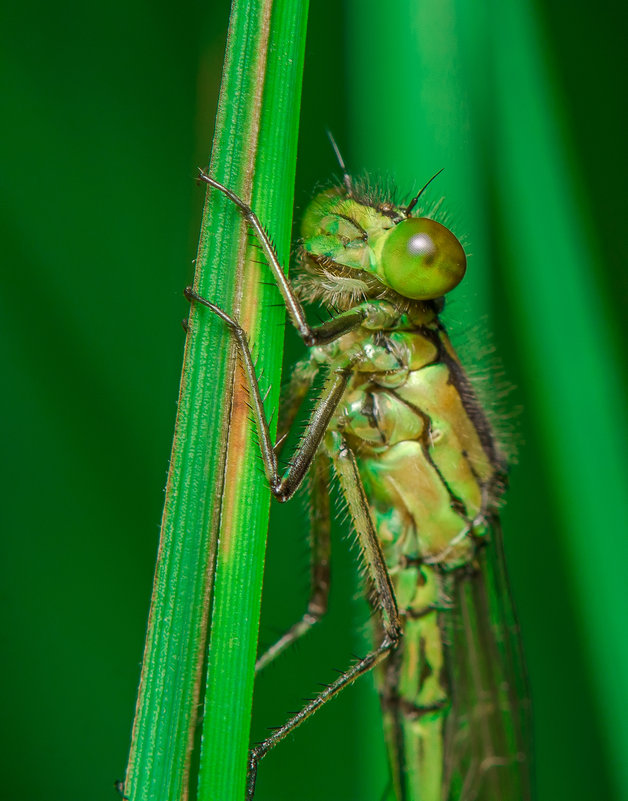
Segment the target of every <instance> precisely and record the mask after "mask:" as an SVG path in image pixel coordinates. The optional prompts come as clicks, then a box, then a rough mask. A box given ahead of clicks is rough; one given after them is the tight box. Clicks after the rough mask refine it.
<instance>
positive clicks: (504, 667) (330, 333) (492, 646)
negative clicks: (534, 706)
mask: <svg viewBox="0 0 628 801" xmlns="http://www.w3.org/2000/svg"><path fill="white" fill-rule="evenodd" d="M336 151H337V148H336ZM337 156H338V159H339V162H340V165H341V168H342V170H343V183H342V184H341V185H340V186H333V187H331V188H330V189H327V190H325V191H323V192H321V193H320V194H318V195H317V196H316V197H315V198H314V200H313V201H312V202H311V204H310V205H309V207H308V208H307V210H306V212H305V216H304V219H303V223H302V241H301V248H300V258H299V266H300V273H299V275H298V277H297V278H296V280H295V281H294V283H290V282H289V281H288V280H287V279H286V277H285V276H284V272H283V270H282V268H281V265H280V263H279V260H278V258H277V255H276V253H275V250H274V248H273V245H272V243H271V241H270V239H269V237H268V235H267V234H266V232H265V230H264V227H263V226H262V224H261V223H260V221H259V220H258V218H257V216H256V215H255V213H254V212H253V210H252V209H251V208H250V207H249V206H248V205H247V204H246V203H244V202H243V201H242V200H241V199H240V198H238V197H237V196H236V195H235V194H233V192H231V191H230V190H229V189H228V188H227V187H225V186H222V185H221V184H220V183H218V182H217V181H216V180H214V179H213V178H211V177H210V176H209V175H205V174H201V178H202V180H203V181H205V182H206V183H207V184H209V186H211V187H213V188H214V189H216V190H218V191H220V192H222V193H223V194H224V195H226V196H227V197H228V198H229V199H230V200H231V201H232V202H233V203H234V204H235V205H236V206H237V207H238V208H239V209H240V211H241V212H242V214H243V215H244V217H245V218H246V220H247V222H248V223H249V225H250V226H251V228H252V229H253V231H254V232H255V234H256V236H257V238H258V240H259V243H260V244H261V247H262V249H263V251H264V253H265V256H266V258H267V260H268V264H269V266H270V268H271V271H272V273H273V276H274V278H275V281H276V282H277V286H278V288H279V290H280V292H281V294H282V296H283V299H284V302H285V305H286V308H287V311H288V314H289V316H290V319H291V320H292V322H293V324H294V326H295V328H296V329H297V331H298V333H299V334H300V336H301V338H302V339H303V341H304V342H305V344H306V345H307V346H308V348H309V354H308V356H307V357H306V358H305V359H303V360H302V361H301V362H299V363H298V365H297V366H296V367H295V369H294V371H293V373H292V377H291V380H290V382H289V386H288V393H287V399H286V401H285V402H284V403H283V407H282V408H283V409H284V419H283V421H282V423H281V427H280V428H281V430H280V434H282V433H285V432H286V431H287V430H288V429H289V428H290V426H291V424H292V423H293V422H294V419H295V417H296V414H297V411H298V408H299V406H300V404H301V402H302V400H303V399H304V397H305V396H306V394H307V391H308V389H309V387H310V386H311V384H312V382H313V381H314V379H315V377H316V376H317V374H318V373H319V371H321V370H324V371H326V375H327V378H326V383H325V389H324V391H323V393H322V396H321V397H320V399H319V400H318V402H317V404H316V406H315V408H314V410H313V412H312V414H311V416H310V418H309V422H308V423H307V426H306V429H305V433H304V435H303V437H302V438H301V440H300V442H299V444H298V446H297V448H296V452H295V454H294V456H293V457H292V459H291V462H290V466H289V467H288V468H287V470H286V471H285V473H283V475H282V474H281V473H280V471H279V468H278V462H277V456H276V451H275V447H274V445H273V443H272V440H271V436H270V433H269V429H268V424H267V421H266V417H265V414H264V406H263V399H262V395H261V392H260V388H259V384H258V381H257V378H256V375H255V368H254V364H253V360H252V358H251V354H250V350H249V346H248V343H247V338H246V335H245V333H244V331H243V330H242V329H241V328H240V326H239V325H238V323H237V321H236V320H234V319H233V318H231V317H230V316H229V315H228V314H227V313H226V312H225V311H223V310H222V309H220V308H218V307H217V306H216V305H215V304H213V303H211V301H209V300H206V299H204V298H201V297H199V296H198V295H197V294H196V293H195V292H194V291H193V290H192V289H188V290H187V291H186V293H187V296H188V298H189V299H190V300H193V301H196V302H199V303H201V304H203V305H204V306H206V307H207V308H209V309H210V310H211V311H212V312H213V313H215V314H216V315H218V317H220V318H221V319H222V320H223V321H224V322H225V323H226V324H227V325H228V326H229V328H230V329H231V331H232V332H233V335H234V336H235V339H236V341H237V344H238V349H239V354H240V357H241V359H242V362H243V365H244V370H245V373H246V378H247V382H248V388H249V393H250V398H251V407H252V411H253V415H254V418H255V421H256V425H257V429H258V434H259V440H260V446H261V453H262V458H263V461H264V467H265V471H266V476H267V478H268V481H269V484H270V487H271V490H272V492H273V494H274V495H275V497H276V498H278V499H279V500H280V501H287V500H289V499H290V498H291V497H292V496H293V495H294V493H295V492H296V490H297V489H298V488H299V486H300V485H301V483H302V482H303V480H304V479H305V477H306V475H308V473H309V475H310V485H311V496H312V497H311V503H312V508H313V514H312V543H313V559H314V568H313V572H312V575H313V586H312V594H311V598H310V602H309V605H308V609H307V612H306V614H305V615H304V616H303V618H302V619H301V620H300V621H299V622H298V623H296V624H295V625H294V626H293V627H292V628H291V629H290V630H289V631H288V632H287V633H286V634H285V635H284V636H283V637H282V638H281V639H280V640H279V641H278V642H277V643H276V644H275V645H274V646H272V647H271V648H270V649H269V651H267V652H266V653H265V654H263V655H262V656H261V657H260V658H259V660H258V663H257V668H258V669H261V668H262V667H263V666H264V665H266V664H267V663H268V662H269V661H270V660H272V659H273V658H275V657H276V656H277V655H278V654H279V653H280V652H281V651H283V650H284V649H285V648H286V647H287V646H289V645H290V644H291V643H293V642H294V641H295V640H296V639H298V638H299V637H300V636H302V635H303V634H304V633H305V632H306V631H307V630H308V629H309V628H310V627H311V626H312V625H313V624H314V623H315V622H316V621H317V620H318V619H319V618H320V616H321V615H322V614H323V612H324V611H325V608H326V601H327V592H328V588H329V572H328V570H329V568H328V558H327V557H328V552H329V529H330V523H329V499H328V495H329V486H330V470H333V471H334V472H335V474H336V476H337V478H338V480H339V484H340V488H341V492H342V495H343V496H344V500H345V502H346V505H347V508H348V510H349V513H350V517H351V520H352V522H353V526H354V528H355V531H356V533H357V536H358V539H359V543H360V546H361V551H362V556H363V559H364V563H365V566H366V569H367V575H368V582H369V584H370V589H371V590H372V591H371V593H370V598H371V603H372V604H373V607H374V608H375V610H376V612H377V613H378V620H379V622H380V632H379V635H378V640H377V642H376V647H375V648H374V650H373V651H372V652H371V653H369V654H368V655H367V656H366V657H365V658H363V659H361V660H359V661H357V662H356V663H355V664H354V665H352V666H351V667H350V668H349V669H348V670H347V671H346V672H345V673H343V674H342V675H341V676H340V677H339V678H338V679H337V680H336V681H334V682H333V684H331V685H330V686H328V687H327V688H326V689H325V690H323V692H321V693H320V694H319V695H318V696H317V697H316V698H314V699H313V700H312V701H310V702H309V703H307V704H306V705H305V706H304V708H303V709H302V710H301V711H300V712H299V713H298V714H297V715H295V716H294V717H292V718H291V719H290V720H288V721H287V723H285V724H284V725H283V726H282V727H281V728H279V729H277V730H276V731H274V733H273V734H272V735H271V736H269V737H268V738H267V739H266V740H265V741H264V742H262V743H261V744H259V745H257V746H255V747H254V748H252V750H251V755H250V764H249V780H248V788H247V797H248V798H249V799H250V798H251V797H252V795H253V792H254V788H255V778H256V773H257V767H258V762H259V760H260V759H261V758H262V757H263V756H264V755H265V754H266V753H267V752H268V751H269V750H270V749H271V748H272V747H273V746H274V745H276V744H277V743H278V742H279V741H280V740H282V739H283V738H284V737H285V736H286V735H287V734H288V733H289V732H291V731H292V730H293V729H294V728H295V727H297V726H298V725H300V724H301V723H302V722H303V721H304V720H305V719H306V718H307V717H309V716H310V715H311V714H313V713H314V712H315V711H316V710H317V709H319V708H320V707H321V706H323V704H324V703H325V702H326V701H328V700H329V699H330V698H332V697H333V696H334V695H336V694H337V693H339V692H340V691H341V690H342V689H343V688H344V687H346V686H347V685H349V684H350V683H351V682H353V681H354V680H355V679H357V678H358V677H359V676H361V675H362V674H364V673H366V672H367V671H369V670H371V669H372V668H374V669H375V670H376V673H377V681H378V685H379V692H380V696H381V703H382V707H383V717H384V725H385V731H386V737H387V742H388V750H389V754H390V762H391V770H392V783H393V788H394V793H395V795H396V797H397V799H399V801H453V799H455V800H456V801H528V799H530V793H531V791H530V784H529V769H528V766H527V762H526V750H527V736H528V732H527V692H526V686H525V674H524V670H523V663H522V660H521V653H520V648H519V641H518V636H517V630H516V621H515V616H514V611H513V607H512V604H511V601H510V596H509V592H508V585H507V582H506V576H505V572H504V564H503V556H502V550H501V533H500V529H499V525H498V519H497V505H498V501H499V498H500V496H501V494H502V491H503V488H504V482H505V469H506V464H505V460H504V458H503V456H502V455H501V453H500V449H499V447H498V445H497V443H496V440H495V438H494V436H493V433H492V431H491V427H490V425H489V423H488V420H487V417H486V416H485V414H484V412H483V411H482V408H481V407H480V405H479V403H478V401H477V399H476V396H475V394H474V391H473V389H472V386H471V384H470V382H469V380H468V378H467V376H466V374H465V372H464V370H463V368H462V367H461V364H460V362H459V360H458V357H457V355H456V353H455V352H454V350H453V348H452V346H451V344H450V341H449V338H448V336H447V333H446V330H445V327H444V326H443V323H442V322H441V319H440V313H441V312H442V310H443V307H444V304H445V301H444V296H445V295H446V294H447V293H448V292H449V291H450V290H451V289H453V288H454V287H455V286H456V285H457V284H458V283H459V282H460V281H461V279H462V278H463V276H464V273H465V270H466V257H465V253H464V250H463V248H462V246H461V245H460V243H459V241H458V239H457V238H456V237H455V236H454V234H453V233H452V232H451V231H450V230H449V229H448V228H446V227H445V226H444V225H442V224H441V223H439V222H438V221H436V220H435V219H433V215H431V214H430V213H429V212H427V213H425V214H424V216H419V215H414V214H413V210H414V209H415V207H416V206H417V204H418V202H419V198H420V196H421V193H422V192H423V190H421V192H419V194H418V195H416V197H414V198H413V199H412V200H411V201H410V202H409V203H408V204H407V205H405V206H399V205H396V204H395V203H393V202H392V201H391V199H390V198H389V197H386V196H382V193H381V192H380V193H379V194H378V192H377V191H376V190H373V189H371V188H370V187H369V186H368V183H367V182H366V181H364V182H359V181H355V180H353V179H352V178H351V177H350V175H349V174H348V172H347V170H346V169H345V166H344V163H343V161H342V158H341V157H340V154H339V153H338V152H337ZM428 183H429V182H428ZM423 189H425V187H424V188H423ZM310 302H319V303H322V304H323V305H325V306H326V307H327V308H328V309H329V310H330V312H331V313H332V316H331V318H330V319H329V320H328V321H327V322H324V323H322V324H320V325H317V326H310V325H309V324H308V322H307V320H306V316H305V313H304V308H303V305H302V304H303V303H310Z"/></svg>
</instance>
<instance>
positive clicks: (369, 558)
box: [247, 440, 402, 801]
mask: <svg viewBox="0 0 628 801" xmlns="http://www.w3.org/2000/svg"><path fill="white" fill-rule="evenodd" d="M333 462H334V467H335V469H336V472H337V474H338V477H339V479H340V485H341V487H342V491H343V494H344V496H345V499H346V501H347V505H348V507H349V512H350V514H351V517H352V519H353V524H354V527H355V529H356V533H357V535H358V540H359V542H360V547H361V549H362V554H363V556H364V560H365V564H366V568H367V571H368V576H369V579H370V581H371V582H372V585H373V595H374V599H373V605H374V606H375V607H376V609H377V610H378V611H379V613H380V615H381V621H382V627H383V630H384V636H383V639H382V642H381V643H380V644H379V646H378V647H377V648H375V649H374V650H373V651H371V652H370V653H369V654H367V656H365V657H364V659H360V660H359V661H358V662H357V663H356V664H355V665H353V666H352V667H350V668H349V670H347V671H346V672H345V673H343V674H342V675H341V676H339V677H338V678H337V679H336V681H334V682H333V683H332V684H330V685H329V686H328V687H326V688H325V689H324V690H323V691H322V692H321V693H319V694H318V695H317V696H316V698H314V699H312V700H311V701H310V702H309V703H307V704H306V705H305V706H304V707H303V709H302V710H301V711H300V712H297V714H296V715H294V716H293V717H292V718H290V720H288V721H287V722H286V723H285V724H284V725H283V726H282V727H281V728H279V729H277V730H276V731H275V732H273V734H271V735H270V737H268V738H267V739H266V740H264V741H263V742H262V743H259V745H256V746H255V748H252V749H251V753H250V756H249V776H248V781H247V800H248V801H251V799H252V798H253V793H254V791H255V780H256V777H257V765H258V762H259V760H260V759H261V758H262V757H263V756H265V754H267V753H268V751H270V749H271V748H273V747H274V746H275V745H277V743H279V742H280V741H281V740H283V739H284V737H286V735H288V734H289V733H290V732H291V731H293V729H295V728H296V727H297V726H300V725H301V723H303V721H305V720H307V718H309V717H310V715H313V714H314V713H315V712H316V711H317V710H318V709H320V707H321V706H323V704H325V703H326V702H327V701H329V700H330V699H331V698H333V697H334V696H335V695H337V694H338V693H339V692H341V690H343V689H344V688H345V687H348V686H349V685H350V684H352V683H353V682H354V681H355V680H356V679H357V678H359V677H360V676H362V675H363V674H364V673H367V672H368V671H369V670H371V669H372V668H373V667H375V665H377V664H378V663H379V662H381V660H382V659H384V658H385V657H386V655H387V654H388V653H389V652H390V651H391V649H393V648H395V646H396V645H397V644H398V643H399V640H400V637H401V635H402V628H401V620H400V618H399V614H398V612H397V602H396V601H395V595H394V592H393V588H392V584H391V581H390V576H389V575H388V569H387V567H386V563H385V561H384V556H383V554H382V551H381V548H380V546H379V541H378V539H377V534H376V532H375V526H374V525H373V520H372V518H371V513H370V510H369V507H368V502H367V500H366V495H365V493H364V487H363V486H362V481H361V479H360V475H359V473H358V467H357V464H356V461H355V457H354V455H353V452H352V451H351V449H350V448H349V447H348V445H347V444H346V442H344V440H343V441H342V442H341V443H340V446H339V447H338V449H337V452H336V453H335V454H334V456H333Z"/></svg>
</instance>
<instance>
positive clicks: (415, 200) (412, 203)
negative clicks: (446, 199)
mask: <svg viewBox="0 0 628 801" xmlns="http://www.w3.org/2000/svg"><path fill="white" fill-rule="evenodd" d="M332 143H333V141H332ZM444 169H445V168H444V167H443V168H442V169H441V170H439V171H438V172H437V173H436V174H435V175H432V177H431V178H430V180H429V181H428V182H427V183H426V184H425V185H424V186H423V188H422V189H421V190H420V192H419V193H418V195H415V196H414V197H413V198H412V200H411V201H410V202H409V203H408V205H407V206H406V214H410V212H411V211H412V209H413V208H414V207H415V206H416V204H417V202H418V200H419V198H420V197H421V195H422V194H423V192H425V190H426V189H427V187H428V186H429V185H430V184H431V183H432V181H433V180H434V178H436V177H437V176H439V175H440V174H441V172H442V171H443V170H444Z"/></svg>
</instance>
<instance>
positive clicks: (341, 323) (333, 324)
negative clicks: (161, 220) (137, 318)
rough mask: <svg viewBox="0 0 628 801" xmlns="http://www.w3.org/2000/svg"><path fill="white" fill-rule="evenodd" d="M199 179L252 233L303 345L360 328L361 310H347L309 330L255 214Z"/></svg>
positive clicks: (217, 185)
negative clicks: (235, 209)
mask: <svg viewBox="0 0 628 801" xmlns="http://www.w3.org/2000/svg"><path fill="white" fill-rule="evenodd" d="M200 179H201V181H204V182H205V183H206V184H209V186H212V187H213V188H214V189H218V191H220V192H222V193H223V195H225V196H226V197H228V198H229V200H231V201H232V203H234V204H235V205H236V206H237V207H238V208H239V209H240V211H241V212H242V215H243V216H244V219H245V220H246V221H247V223H248V224H249V225H250V226H251V228H252V229H253V230H254V231H255V234H256V236H257V238H258V240H259V242H260V244H261V246H262V249H263V250H264V253H265V254H266V258H267V259H268V265H269V267H270V269H271V270H272V273H273V276H274V277H275V281H276V282H277V287H278V288H279V291H280V292H281V294H282V297H283V299H284V303H285V304H286V309H287V310H288V314H289V315H290V319H291V320H292V323H293V324H294V327H295V328H296V329H297V331H298V333H299V336H300V337H301V338H302V339H303V341H304V342H305V344H306V345H308V346H312V345H321V344H323V343H325V342H330V341H331V340H333V339H336V338H337V337H339V336H342V334H345V333H346V332H347V331H351V329H352V328H356V327H357V326H358V325H360V323H361V322H362V321H363V320H364V319H365V316H366V315H365V312H364V310H363V309H351V310H349V311H346V312H343V313H342V314H337V315H336V316H335V317H332V319H331V320H327V321H326V322H324V323H321V324H320V325H316V326H310V324H309V323H308V321H307V319H306V317H305V311H304V309H303V305H302V304H301V301H300V300H299V299H298V298H297V296H296V295H295V293H294V290H293V289H292V286H291V284H290V281H288V279H287V278H286V276H285V274H284V271H283V269H282V267H281V264H280V263H279V257H278V256H277V251H276V250H275V247H274V245H273V243H272V242H271V241H270V237H269V236H268V234H267V233H266V231H265V230H264V226H263V225H262V224H261V222H260V221H259V218H258V216H257V214H255V212H254V211H253V209H252V208H251V207H250V206H249V205H248V204H247V203H245V202H244V201H243V200H241V199H240V198H239V197H238V196H237V195H236V194H235V193H234V192H232V191H231V190H230V189H228V188H227V187H226V186H223V185H222V184H221V183H219V182H218V181H216V180H215V179H214V178H212V177H211V176H210V175H207V174H206V173H204V172H203V171H202V170H201V171H200ZM197 299H198V297H197Z"/></svg>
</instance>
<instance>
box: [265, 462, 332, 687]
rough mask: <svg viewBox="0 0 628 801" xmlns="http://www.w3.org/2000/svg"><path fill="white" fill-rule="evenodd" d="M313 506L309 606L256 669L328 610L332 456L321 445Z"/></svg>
mask: <svg viewBox="0 0 628 801" xmlns="http://www.w3.org/2000/svg"><path fill="white" fill-rule="evenodd" d="M309 476H310V501H311V503H310V509H311V521H310V523H311V534H310V537H311V549H312V556H311V559H312V562H311V589H310V598H309V600H308V604H307V610H306V612H305V614H304V615H303V617H302V618H301V620H298V621H297V622H296V623H295V624H294V625H293V626H291V627H290V628H289V629H288V631H287V632H286V633H285V634H284V635H283V636H282V637H280V638H279V639H278V640H277V642H276V643H274V645H271V647H270V648H269V649H268V650H267V651H265V652H264V653H263V654H262V656H260V657H259V659H258V660H257V663H256V665H255V671H256V672H257V671H259V670H261V669H262V668H264V667H266V665H267V664H268V663H269V662H272V660H273V659H275V658H276V657H277V656H279V654H280V653H282V652H283V651H285V650H286V648H288V647H289V646H290V645H292V643H293V642H295V641H296V640H298V639H299V638H300V637H302V636H303V635H304V634H305V633H306V632H308V631H309V630H310V629H311V628H312V626H314V624H315V623H318V621H319V620H320V619H321V617H322V616H323V615H324V614H325V612H326V611H327V600H328V597H329V557H330V547H331V543H330V536H329V535H330V528H331V526H330V511H329V459H328V457H327V455H326V454H325V453H323V452H322V451H321V450H320V449H319V451H318V452H317V454H316V457H315V458H314V461H313V462H312V467H311V468H310V473H309Z"/></svg>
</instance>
